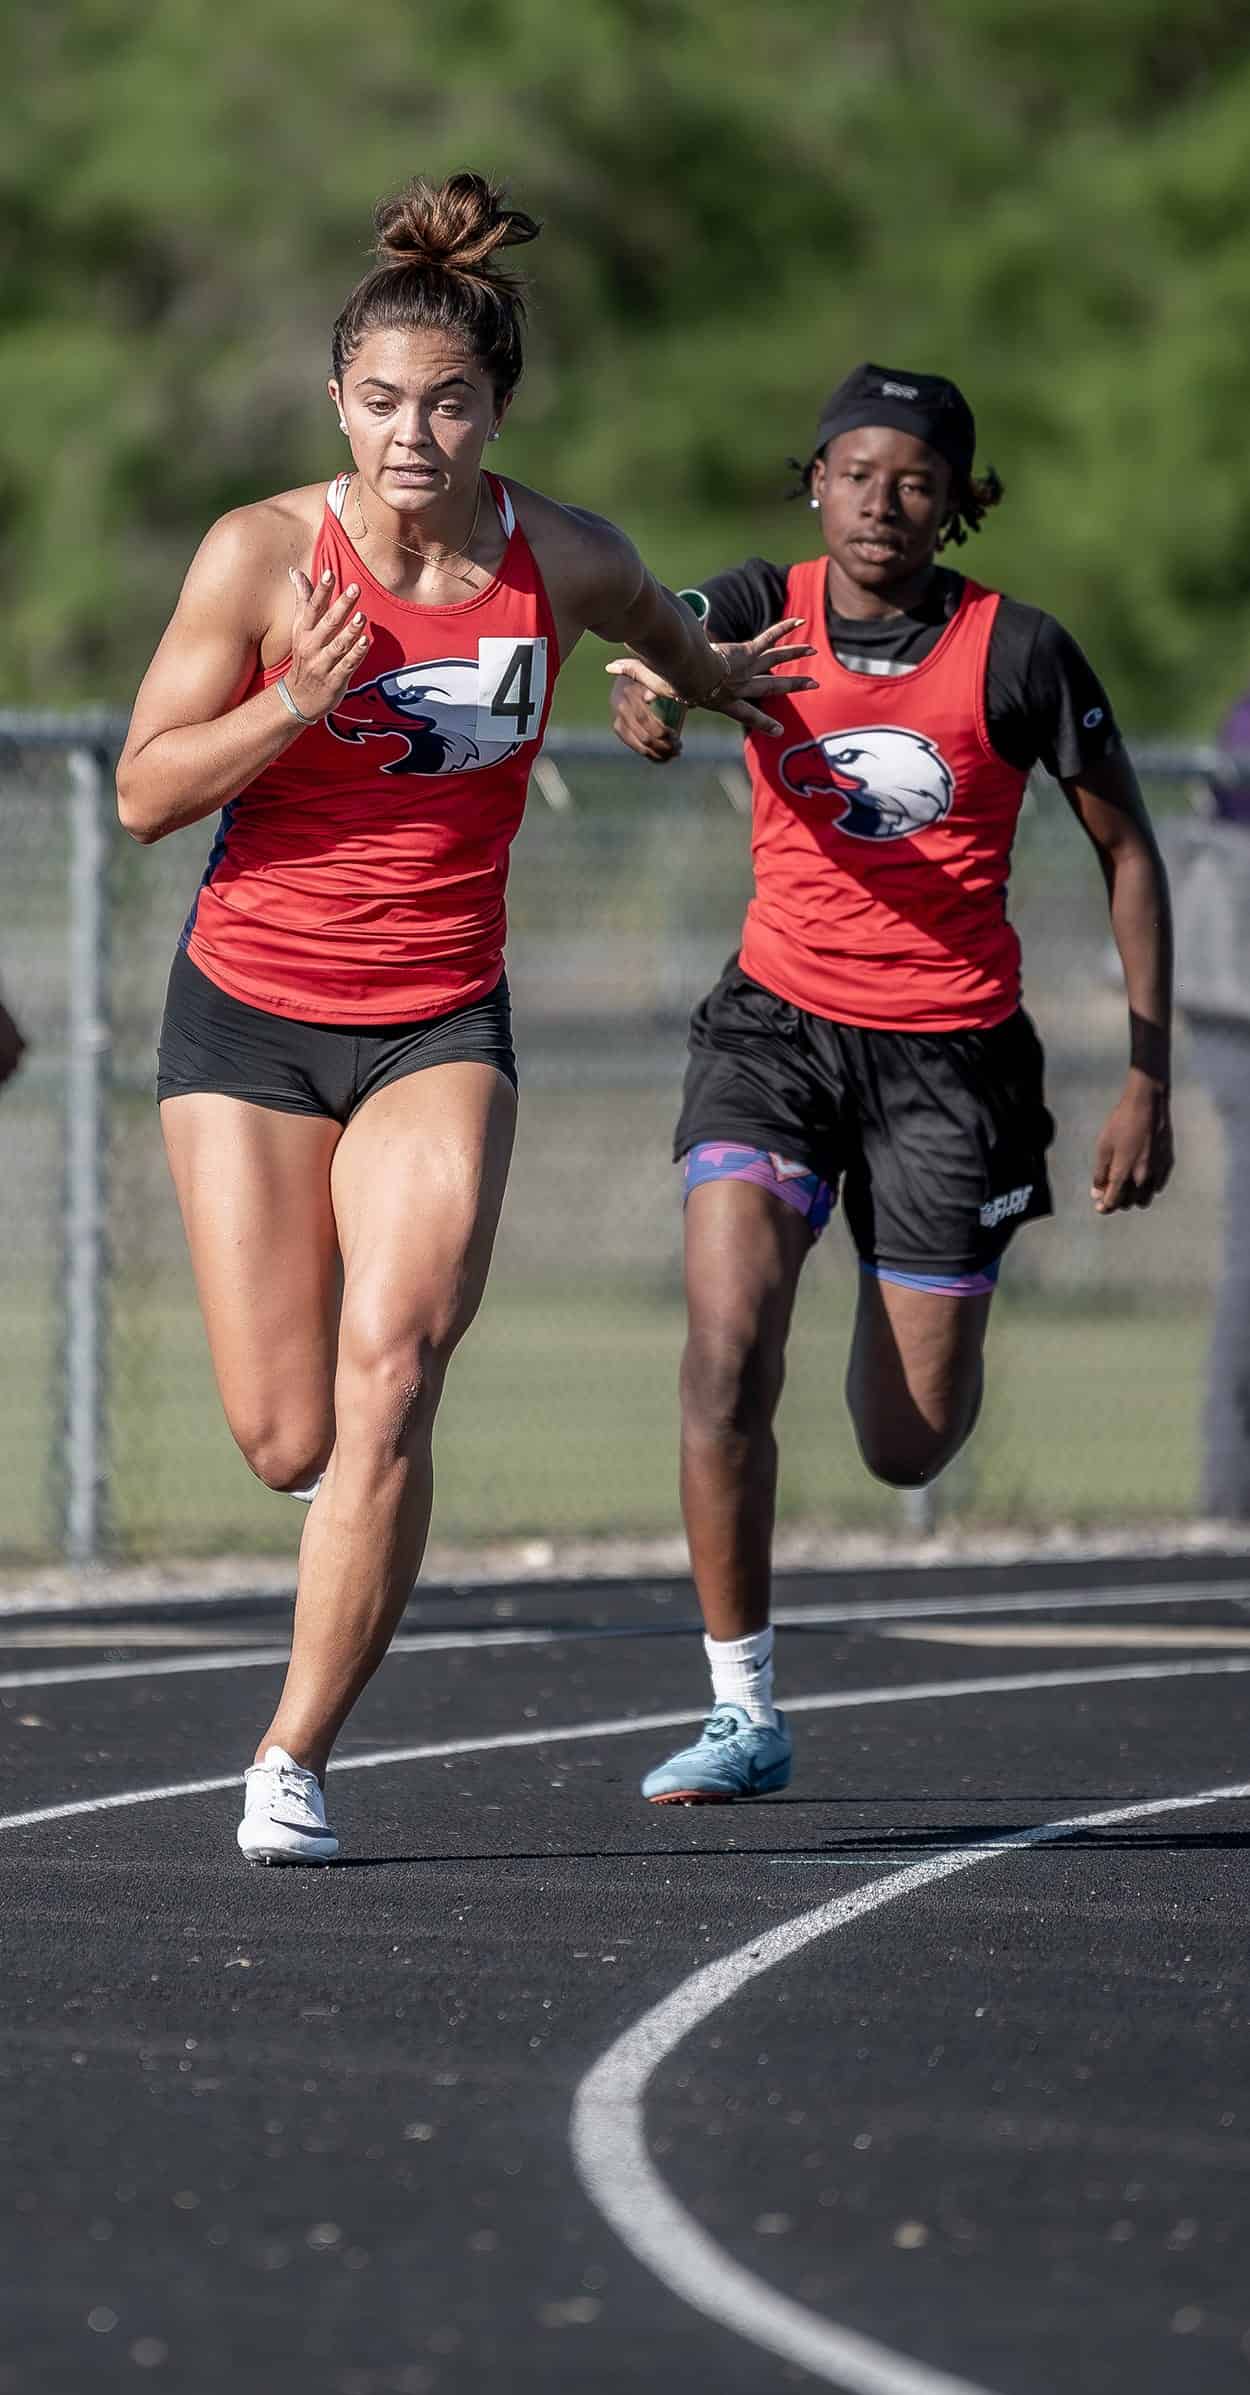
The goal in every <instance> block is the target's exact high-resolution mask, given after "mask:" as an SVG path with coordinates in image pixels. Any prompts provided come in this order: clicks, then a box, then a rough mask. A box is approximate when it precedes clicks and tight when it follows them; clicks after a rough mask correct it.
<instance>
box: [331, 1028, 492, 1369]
mask: <svg viewBox="0 0 1250 2395" xmlns="http://www.w3.org/2000/svg"><path fill="white" fill-rule="evenodd" d="M515 1125H516V1097H515V1094H514V1092H513V1090H512V1089H511V1087H510V1085H509V1083H508V1082H507V1080H506V1079H505V1078H504V1076H503V1074H502V1073H499V1072H496V1071H495V1070H494V1068H493V1067H492V1066H490V1065H486V1064H447V1065H439V1066H432V1067H431V1068H430V1069H429V1070H428V1071H425V1072H420V1073H412V1074H410V1075H408V1076H407V1077H406V1078H405V1079H404V1080H401V1081H397V1082H393V1083H391V1084H389V1085H388V1086H387V1087H386V1088H384V1089H381V1090H379V1091H378V1092H377V1093H376V1095H375V1096H373V1097H371V1098H369V1099H367V1100H366V1102H365V1104H364V1105H363V1106H362V1107H360V1109H359V1111H358V1112H357V1113H356V1114H354V1115H353V1116H352V1119H351V1121H350V1123H349V1124H348V1126H347V1129H346V1131H345V1132H344V1134H343V1137H342V1140H341V1142H340V1144H339V1146H338V1148H337V1150H336V1152H335V1157H334V1164H333V1169H332V1173H331V1190H332V1198H333V1205H334V1216H335V1222H336V1225H337V1231H338V1241H339V1246H340V1249H341V1252H342V1258H343V1311H342V1322H341V1329H340V1368H341V1370H342V1371H346V1372H348V1373H351V1372H356V1373H367V1372H368V1371H369V1370H370V1369H371V1368H372V1367H374V1366H375V1365H385V1366H387V1367H391V1366H394V1367H396V1368H399V1369H402V1368H403V1366H404V1363H405V1360H407V1362H408V1363H410V1365H411V1367H412V1372H413V1375H414V1377H415V1376H416V1375H418V1374H419V1372H420V1371H421V1369H422V1359H423V1357H424V1358H425V1359H427V1361H428V1359H429V1357H430V1356H431V1355H434V1354H438V1355H442V1354H446V1353H448V1352H449V1351H450V1349H451V1348H452V1347H454V1345H455V1343H456V1341H457V1339H459V1338H460V1337H461V1336H462V1335H463V1333H464V1331H465V1330H467V1328H468V1326H469V1324H470V1322H471V1321H472V1319H473V1316H474V1314H475V1313H476V1311H477V1308H478V1305H479V1304H480V1302H481V1297H482V1292H483V1290H484V1288H485V1285H486V1276H487V1273H488V1271H489V1268H490V1259H491V1252H492V1249H493V1247H494V1241H495V1232H496V1230H497V1228H498V1224H499V1215H500V1210H501V1208H502V1205H503V1198H504V1190H505V1188H506V1186H507V1179H508V1166H509V1163H510V1161H511V1156H512V1141H513V1133H514V1130H515Z"/></svg>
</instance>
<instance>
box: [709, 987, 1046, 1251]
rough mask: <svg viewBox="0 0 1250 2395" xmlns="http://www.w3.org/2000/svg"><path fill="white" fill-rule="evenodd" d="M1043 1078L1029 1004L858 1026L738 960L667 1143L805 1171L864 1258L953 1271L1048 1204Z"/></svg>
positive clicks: (716, 1000)
mask: <svg viewBox="0 0 1250 2395" xmlns="http://www.w3.org/2000/svg"><path fill="white" fill-rule="evenodd" d="M1042 1078H1043V1060H1042V1046H1041V1041H1040V1040H1039V1039H1038V1036H1037V1033H1036V1032H1035V1030H1034V1028H1033V1025H1032V1023H1031V1022H1030V1021H1029V1018H1028V1016H1027V1015H1026V1014H1025V1013H1024V1012H1023V1010H1020V1011H1019V1012H1018V1013H1016V1014H1014V1015H1011V1016H1009V1017H1008V1019H1007V1021H1006V1022H1005V1023H996V1024H995V1025H994V1027H993V1029H992V1030H990V1031H868V1030H864V1029H861V1028H857V1027H856V1026H855V1025H854V1024H849V1023H831V1022H829V1021H828V1020H827V1018H826V1017H825V1016H824V1015H814V1014H808V1013H807V1012H806V1011H805V1010H804V1009H803V1008H802V1007H799V1006H791V1005H790V1003H789V1001H788V1000H787V999H785V998H777V997H775V996H774V995H773V993H772V991H771V990H766V989H764V988H763V987H762V986H761V984H760V983H759V982H758V981H752V979H751V978H750V975H749V974H746V973H744V972H743V971H742V969H741V967H740V965H739V964H738V962H737V959H736V958H735V959H734V960H732V961H731V963H730V964H729V965H728V966H727V967H726V969H725V971H724V973H723V974H722V975H721V978H720V980H719V981H718V982H717V984H716V987H715V989H714V990H712V991H711V993H710V994H709V996H708V997H706V998H705V999H703V1001H702V1003H701V1004H700V1005H698V1006H696V1008H695V1010H694V1014H693V1016H692V1017H691V1023H690V1063H689V1065H688V1067H687V1070H686V1086H685V1094H684V1097H683V1101H682V1109H681V1117H680V1120H679V1122H678V1125H677V1133H676V1138H675V1141H674V1153H675V1155H677V1156H679V1157H681V1156H686V1155H688V1154H689V1152H690V1150H691V1149H693V1148H696V1147H699V1146H701V1145H702V1143H703V1142H705V1141H707V1142H718V1141H725V1142H730V1143H735V1144H740V1145H741V1146H742V1147H744V1148H756V1149H760V1150H762V1151H764V1152H765V1153H769V1154H771V1155H773V1156H774V1157H778V1158H781V1159H783V1160H784V1161H785V1162H786V1163H788V1164H795V1165H802V1166H803V1167H805V1169H806V1170H807V1171H808V1172H811V1173H818V1174H820V1175H821V1176H822V1178H823V1179H824V1180H826V1181H827V1182H828V1184H829V1187H830V1189H831V1191H832V1192H833V1194H834V1196H835V1197H836V1195H837V1192H838V1187H839V1183H840V1184H841V1189H842V1200H843V1207H844V1210H845V1214H846V1219H847V1225H848V1227H849V1229H850V1232H851V1236H852V1238H853V1239H854V1242H855V1245H856V1247H857V1249H858V1251H859V1254H860V1257H861V1259H862V1261H863V1262H864V1263H865V1264H866V1265H868V1266H870V1267H874V1266H875V1267H879V1268H880V1269H881V1270H883V1271H887V1272H888V1271H889V1270H891V1269H893V1270H895V1271H897V1272H899V1273H903V1274H906V1275H909V1276H910V1275H921V1276H923V1275H933V1276H936V1277H939V1278H941V1279H943V1280H947V1279H956V1278H958V1277H960V1276H962V1275H968V1274H979V1273H983V1272H984V1271H985V1270H986V1268H987V1267H988V1266H991V1265H993V1264H994V1263H995V1261H996V1260H997V1258H998V1257H999V1256H1001V1254H1002V1252H1003V1249H1004V1248H1005V1247H1006V1245H1007V1243H1008V1240H1009V1239H1010V1238H1011V1236H1012V1233H1013V1232H1014V1231H1016V1230H1017V1229H1018V1228H1019V1226H1020V1224H1021V1223H1022V1222H1031V1221H1034V1220H1036V1219H1037V1217H1038V1216H1039V1215H1045V1214H1049V1213H1051V1212H1052V1206H1051V1196H1050V1183H1049V1181H1048V1179H1047V1174H1046V1150H1047V1148H1048V1147H1049V1145H1050V1142H1051V1140H1052V1138H1053V1137H1054V1128H1055V1127H1054V1124H1053V1122H1052V1120H1051V1118H1050V1115H1049V1114H1048V1113H1047V1111H1046V1104H1045V1098H1044V1095H1043V1086H1042ZM745 1177H754V1176H750V1175H748V1176H745Z"/></svg>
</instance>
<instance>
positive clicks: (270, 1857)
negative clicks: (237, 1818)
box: [238, 1746, 339, 1863]
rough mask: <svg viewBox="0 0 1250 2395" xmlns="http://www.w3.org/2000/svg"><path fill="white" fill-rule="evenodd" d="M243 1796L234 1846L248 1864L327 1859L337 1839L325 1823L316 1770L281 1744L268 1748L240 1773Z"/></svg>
mask: <svg viewBox="0 0 1250 2395" xmlns="http://www.w3.org/2000/svg"><path fill="white" fill-rule="evenodd" d="M243 1779H244V1785H245V1787H246V1789H247V1794H246V1796H245V1797H244V1800H243V1819H242V1821H241V1822H240V1823H239V1833H238V1834H239V1845H240V1847H241V1848H242V1850H243V1853H244V1854H245V1855H246V1856H247V1859H248V1861H249V1863H328V1862H331V1861H332V1860H333V1858H334V1856H335V1855H336V1854H337V1853H338V1850H339V1842H338V1839H337V1838H336V1837H335V1835H334V1832H333V1830H332V1829H328V1828H327V1826H326V1800H325V1798H324V1796H323V1795H322V1793H321V1787H320V1783H319V1781H318V1779H317V1774H316V1772H315V1771H305V1769H304V1766H303V1764H302V1763H297V1762H295V1761H294V1759H293V1757H292V1756H290V1755H288V1753H287V1751H286V1749H285V1747H281V1746H267V1747H266V1749H265V1752H264V1755H263V1756H262V1758H261V1760H260V1762H259V1763H253V1764H252V1766H251V1769H250V1770H249V1771H246V1772H244V1775H243Z"/></svg>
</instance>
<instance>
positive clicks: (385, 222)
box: [330, 174, 542, 399]
mask: <svg viewBox="0 0 1250 2395" xmlns="http://www.w3.org/2000/svg"><path fill="white" fill-rule="evenodd" d="M373 223H374V229H375V231H376V233H377V236H378V238H377V244H376V249H375V255H376V257H377V259H378V264H377V265H376V266H374V267H372V268H371V269H370V271H369V273H368V274H367V275H365V276H364V277H363V279H362V280H361V281H360V282H359V283H357V285H356V288H355V290H354V291H353V292H352V293H351V295H350V297H349V298H348V300H347V301H346V303H345V305H344V306H343V308H342V309H341V310H340V312H339V315H338V317H337V319H336V322H335V326H334V332H333V335H332V336H331V344H330V356H331V364H332V370H333V373H334V377H335V380H336V381H337V382H340V383H341V382H342V379H343V375H344V372H345V370H346V368H347V367H348V366H349V365H350V364H351V361H352V359H353V358H354V357H355V355H356V352H357V350H358V349H359V348H360V347H361V344H362V343H363V342H364V340H365V339H366V338H367V336H368V335H369V334H370V333H374V332H381V331H390V330H392V329H393V328H395V327H402V328H403V329H405V330H408V329H411V330H414V331H416V330H421V331H424V330H426V329H427V328H428V329H429V330H430V331H432V332H440V333H452V334H455V335H457V336H458V337H459V338H460V339H461V340H462V341H463V342H464V344H465V347H466V348H467V349H471V350H472V352H473V355H474V356H475V358H476V359H477V361H478V364H479V365H480V366H481V367H482V369H483V371H484V373H486V374H488V375H489V376H490V379H491V381H492V383H493V384H494V386H495V396H496V398H498V399H504V398H506V397H507V394H508V392H509V391H512V390H515V388H516V386H517V384H518V383H519V381H520V379H521V370H522V367H523V366H524V363H525V359H524V353H523V348H522V336H523V329H524V324H525V300H524V296H523V289H522V285H521V281H520V278H519V277H518V276H517V275H513V274H506V273H505V272H504V271H503V269H502V268H501V267H499V266H497V265H496V264H495V252H496V251H497V250H501V249H508V248H510V247H512V246H513V245H514V244H515V243H517V242H521V241H533V240H534V239H535V238H536V236H537V235H538V233H539V232H541V230H542V227H541V226H540V225H539V224H538V223H537V222H536V221H535V219H534V218H533V217H532V216H526V215H524V214H523V213H522V211H521V210H520V209H519V208H510V207H508V205H507V204H506V202H505V200H504V196H503V193H502V191H500V190H499V189H498V187H497V186H496V185H495V184H493V183H488V182H487V180H486V178H485V176H484V175H470V174H459V175H452V176H450V177H449V178H448V180H447V182H446V183H427V182H426V180H425V178H424V176H422V175H415V176H414V177H413V179H412V181H411V183H406V184H405V185H404V188H403V190H402V191H397V192H396V193H395V194H394V197H393V198H391V199H384V200H379V201H378V204H377V207H376V208H375V209H374V211H373Z"/></svg>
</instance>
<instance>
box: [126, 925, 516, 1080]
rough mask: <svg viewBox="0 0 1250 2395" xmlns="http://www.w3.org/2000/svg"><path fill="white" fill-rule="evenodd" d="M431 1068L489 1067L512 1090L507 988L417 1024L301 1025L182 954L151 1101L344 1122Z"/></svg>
mask: <svg viewBox="0 0 1250 2395" xmlns="http://www.w3.org/2000/svg"><path fill="white" fill-rule="evenodd" d="M435 1064H493V1065H494V1067H495V1069H496V1071H497V1072H500V1073H502V1074H503V1076H504V1078H505V1080H507V1081H510V1082H511V1083H512V1086H513V1088H514V1089H515V1088H516V1085H517V1074H516V1056H515V1053H514V1051H513V1046H512V1007H511V1003H510V1000H509V997H508V983H507V978H506V976H504V975H502V974H501V975H500V978H499V980H498V981H497V982H496V984H495V987H494V989H493V990H492V991H491V992H490V994H489V996H488V997H485V998H475V999H474V1000H473V1001H472V1003H471V1004H470V1005H468V1006H457V1007H456V1008H454V1010H453V1011H452V1012H451V1013H450V1014H445V1015H426V1016H425V1017H424V1018H423V1020H422V1021H421V1022H419V1023H379V1024H374V1025H370V1024H362V1023H303V1022H294V1021H292V1020H290V1019H289V1018H288V1017H287V1016H286V1015H274V1014H270V1013H268V1012H267V1010H266V1009H265V1008H264V1007H261V1006H246V1005H244V1003H243V1000H242V999H241V998H232V997H230V996H229V994H228V993H227V991H225V990H220V989H218V987H217V984H216V982H215V981H210V980H209V978H208V976H207V974H206V973H201V971H200V969H199V966H198V965H193V964H192V962H191V959H190V957H189V956H188V955H187V954H186V953H185V951H184V950H183V949H181V948H180V949H179V950H178V953H177V955H176V956H175V958H174V961H173V967H172V970H171V972H170V976H169V988H168V990H167V992H166V996H165V1017H164V1021H163V1022H162V1024H161V1037H160V1047H159V1049H158V1051H157V1067H156V1094H157V1097H158V1099H160V1098H179V1097H185V1096H186V1095H187V1094H188V1093H189V1092H191V1091H193V1090H218V1091H221V1092H222V1093H224V1095H225V1096H226V1097H230V1098H246V1099H247V1100H248V1101H249V1103H250V1104H251V1105H253V1106H272V1107H274V1108H276V1110H277V1111H278V1112H279V1113H280V1114H325V1115H330V1116H331V1117H332V1118H333V1120H334V1121H335V1122H339V1123H346V1122H349V1121H350V1120H351V1117H352V1115H353V1114H354V1113H355V1112H356V1109H357V1107H358V1106H363V1104H364V1102H365V1099H366V1098H370V1097H372V1095H373V1093H374V1091H375V1090H377V1089H385V1088H386V1087H387V1086H388V1084H389V1083H390V1082H392V1081H402V1080H404V1078H405V1077H406V1075H407V1074H409V1073H420V1072H424V1071H425V1070H426V1068H427V1067H428V1066H430V1065H435Z"/></svg>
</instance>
